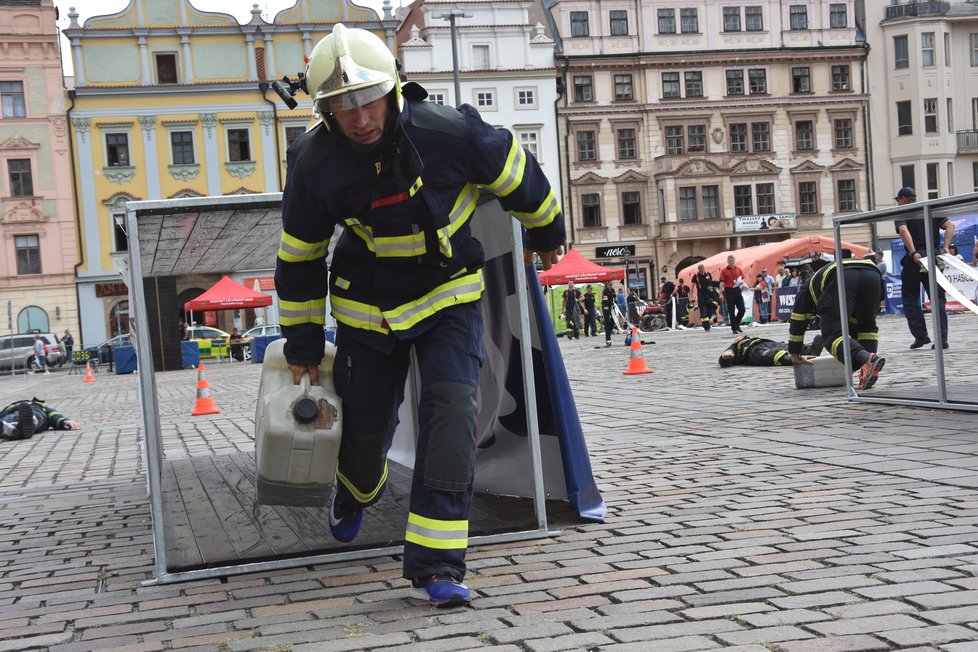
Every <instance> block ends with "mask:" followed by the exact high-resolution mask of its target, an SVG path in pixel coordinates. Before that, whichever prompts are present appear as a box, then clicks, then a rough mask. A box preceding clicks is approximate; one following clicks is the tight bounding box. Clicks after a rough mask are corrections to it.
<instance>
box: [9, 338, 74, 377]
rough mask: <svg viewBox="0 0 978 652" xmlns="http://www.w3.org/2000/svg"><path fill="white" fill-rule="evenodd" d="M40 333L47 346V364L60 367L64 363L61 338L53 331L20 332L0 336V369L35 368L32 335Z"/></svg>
mask: <svg viewBox="0 0 978 652" xmlns="http://www.w3.org/2000/svg"><path fill="white" fill-rule="evenodd" d="M35 334H36V335H40V336H41V339H42V340H44V343H45V344H47V347H48V356H47V357H48V366H49V367H60V366H61V365H63V364H64V363H65V352H64V349H63V348H62V347H61V340H60V339H58V336H57V335H55V334H54V333H20V334H18V335H3V336H0V369H24V368H29V369H36V368H37V361H36V360H34V335H35Z"/></svg>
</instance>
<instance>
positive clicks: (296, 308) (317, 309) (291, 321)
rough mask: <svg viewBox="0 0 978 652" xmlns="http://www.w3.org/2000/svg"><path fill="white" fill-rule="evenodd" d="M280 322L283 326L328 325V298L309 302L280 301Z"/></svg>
mask: <svg viewBox="0 0 978 652" xmlns="http://www.w3.org/2000/svg"><path fill="white" fill-rule="evenodd" d="M278 322H279V323H280V324H282V325H283V326H298V325H300V324H320V325H322V324H325V323H326V298H325V297H323V298H322V299H310V300H309V301H286V300H285V299H279V300H278Z"/></svg>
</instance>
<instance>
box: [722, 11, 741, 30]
mask: <svg viewBox="0 0 978 652" xmlns="http://www.w3.org/2000/svg"><path fill="white" fill-rule="evenodd" d="M723 31H725V32H739V31H740V7H724V8H723Z"/></svg>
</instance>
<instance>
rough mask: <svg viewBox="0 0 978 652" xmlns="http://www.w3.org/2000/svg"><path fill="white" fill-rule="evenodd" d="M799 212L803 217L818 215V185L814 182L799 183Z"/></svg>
mask: <svg viewBox="0 0 978 652" xmlns="http://www.w3.org/2000/svg"><path fill="white" fill-rule="evenodd" d="M798 212H799V213H801V214H802V215H814V214H816V213H818V184H816V183H815V182H814V181H800V182H799V183H798Z"/></svg>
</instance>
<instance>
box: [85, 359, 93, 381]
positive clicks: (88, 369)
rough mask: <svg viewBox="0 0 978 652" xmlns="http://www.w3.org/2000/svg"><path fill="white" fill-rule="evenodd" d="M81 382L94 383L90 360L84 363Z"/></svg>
mask: <svg viewBox="0 0 978 652" xmlns="http://www.w3.org/2000/svg"><path fill="white" fill-rule="evenodd" d="M82 382H83V383H94V382H95V376H94V375H92V363H91V361H89V362H86V363H85V379H84V380H83V381H82Z"/></svg>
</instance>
